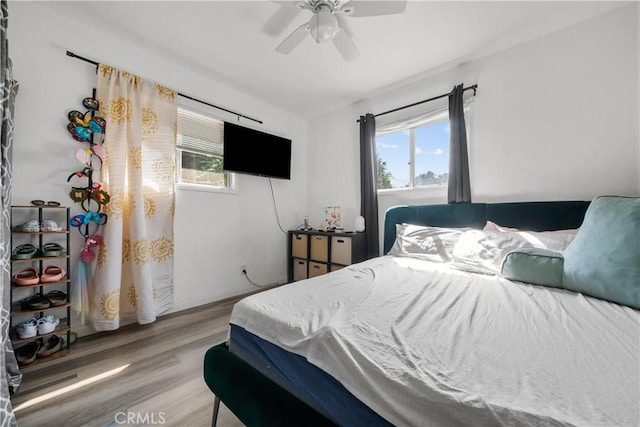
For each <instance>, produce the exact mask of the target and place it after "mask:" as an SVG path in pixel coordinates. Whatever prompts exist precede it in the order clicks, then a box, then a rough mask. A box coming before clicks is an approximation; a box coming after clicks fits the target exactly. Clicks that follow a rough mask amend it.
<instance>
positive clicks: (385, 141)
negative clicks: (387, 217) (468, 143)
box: [376, 120, 449, 188]
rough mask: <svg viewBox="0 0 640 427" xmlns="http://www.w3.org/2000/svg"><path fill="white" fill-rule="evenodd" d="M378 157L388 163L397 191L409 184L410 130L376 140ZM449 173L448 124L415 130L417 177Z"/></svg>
mask: <svg viewBox="0 0 640 427" xmlns="http://www.w3.org/2000/svg"><path fill="white" fill-rule="evenodd" d="M376 150H377V154H378V156H380V157H381V158H382V160H384V161H385V162H387V167H388V169H389V170H390V171H391V174H392V175H393V179H392V180H391V182H392V184H393V187H394V188H399V187H404V186H405V185H406V184H407V183H408V182H409V131H408V130H407V131H400V132H395V133H390V134H387V135H383V136H378V137H376ZM429 170H431V171H433V172H435V174H436V175H438V174H441V173H444V172H448V171H449V121H448V120H446V121H443V122H439V123H436V124H433V125H429V126H423V127H420V128H417V129H416V176H418V175H420V174H421V173H424V172H427V171H429Z"/></svg>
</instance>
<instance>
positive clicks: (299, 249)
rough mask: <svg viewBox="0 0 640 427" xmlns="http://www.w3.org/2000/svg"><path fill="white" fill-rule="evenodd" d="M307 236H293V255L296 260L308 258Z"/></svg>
mask: <svg viewBox="0 0 640 427" xmlns="http://www.w3.org/2000/svg"><path fill="white" fill-rule="evenodd" d="M308 238H309V236H307V235H306V234H292V235H291V255H292V256H293V257H295V258H307V239H308Z"/></svg>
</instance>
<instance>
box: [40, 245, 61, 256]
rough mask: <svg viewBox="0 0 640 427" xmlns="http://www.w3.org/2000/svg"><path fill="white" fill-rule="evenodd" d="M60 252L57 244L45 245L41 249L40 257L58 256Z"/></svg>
mask: <svg viewBox="0 0 640 427" xmlns="http://www.w3.org/2000/svg"><path fill="white" fill-rule="evenodd" d="M62 250H63V248H62V246H60V245H59V244H57V243H45V245H44V246H43V247H42V256H60V255H62Z"/></svg>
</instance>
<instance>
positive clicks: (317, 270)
mask: <svg viewBox="0 0 640 427" xmlns="http://www.w3.org/2000/svg"><path fill="white" fill-rule="evenodd" d="M323 274H327V264H322V263H320V262H313V261H310V262H309V277H316V276H321V275H323Z"/></svg>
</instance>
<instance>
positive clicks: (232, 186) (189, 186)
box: [175, 105, 237, 194]
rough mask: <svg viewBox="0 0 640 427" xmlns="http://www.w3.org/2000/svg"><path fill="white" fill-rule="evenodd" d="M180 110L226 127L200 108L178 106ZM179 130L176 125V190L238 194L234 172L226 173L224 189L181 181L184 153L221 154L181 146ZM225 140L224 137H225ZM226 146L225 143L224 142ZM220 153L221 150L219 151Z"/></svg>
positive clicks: (214, 116) (216, 117)
mask: <svg viewBox="0 0 640 427" xmlns="http://www.w3.org/2000/svg"><path fill="white" fill-rule="evenodd" d="M178 109H179V110H184V111H187V112H190V113H193V114H195V115H201V116H204V117H206V118H207V119H211V120H213V121H216V122H219V123H220V125H221V126H223V125H224V120H222V119H221V118H219V117H218V116H216V115H214V114H211V112H207V111H203V110H201V109H198V108H194V107H193V106H191V105H178ZM178 135H179V130H178V128H177V123H176V153H175V157H176V162H175V163H176V175H175V185H176V188H178V189H181V190H192V191H205V192H215V193H230V194H236V193H237V190H236V181H237V180H236V174H235V173H233V172H225V173H226V175H227V185H226V186H224V187H221V186H215V185H208V184H198V183H192V182H183V181H182V180H181V172H182V151H188V152H192V153H196V154H204V155H214V156H215V155H218V156H221V154H220V153H216V152H215V151H214V150H211V151H209V150H207V149H206V147H200V148H194V147H186V148H187V149H186V150H185V146H183V145H181V144H179V142H178V140H179V138H178ZM223 140H224V136H223ZM223 144H224V141H223ZM218 151H219V150H218Z"/></svg>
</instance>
